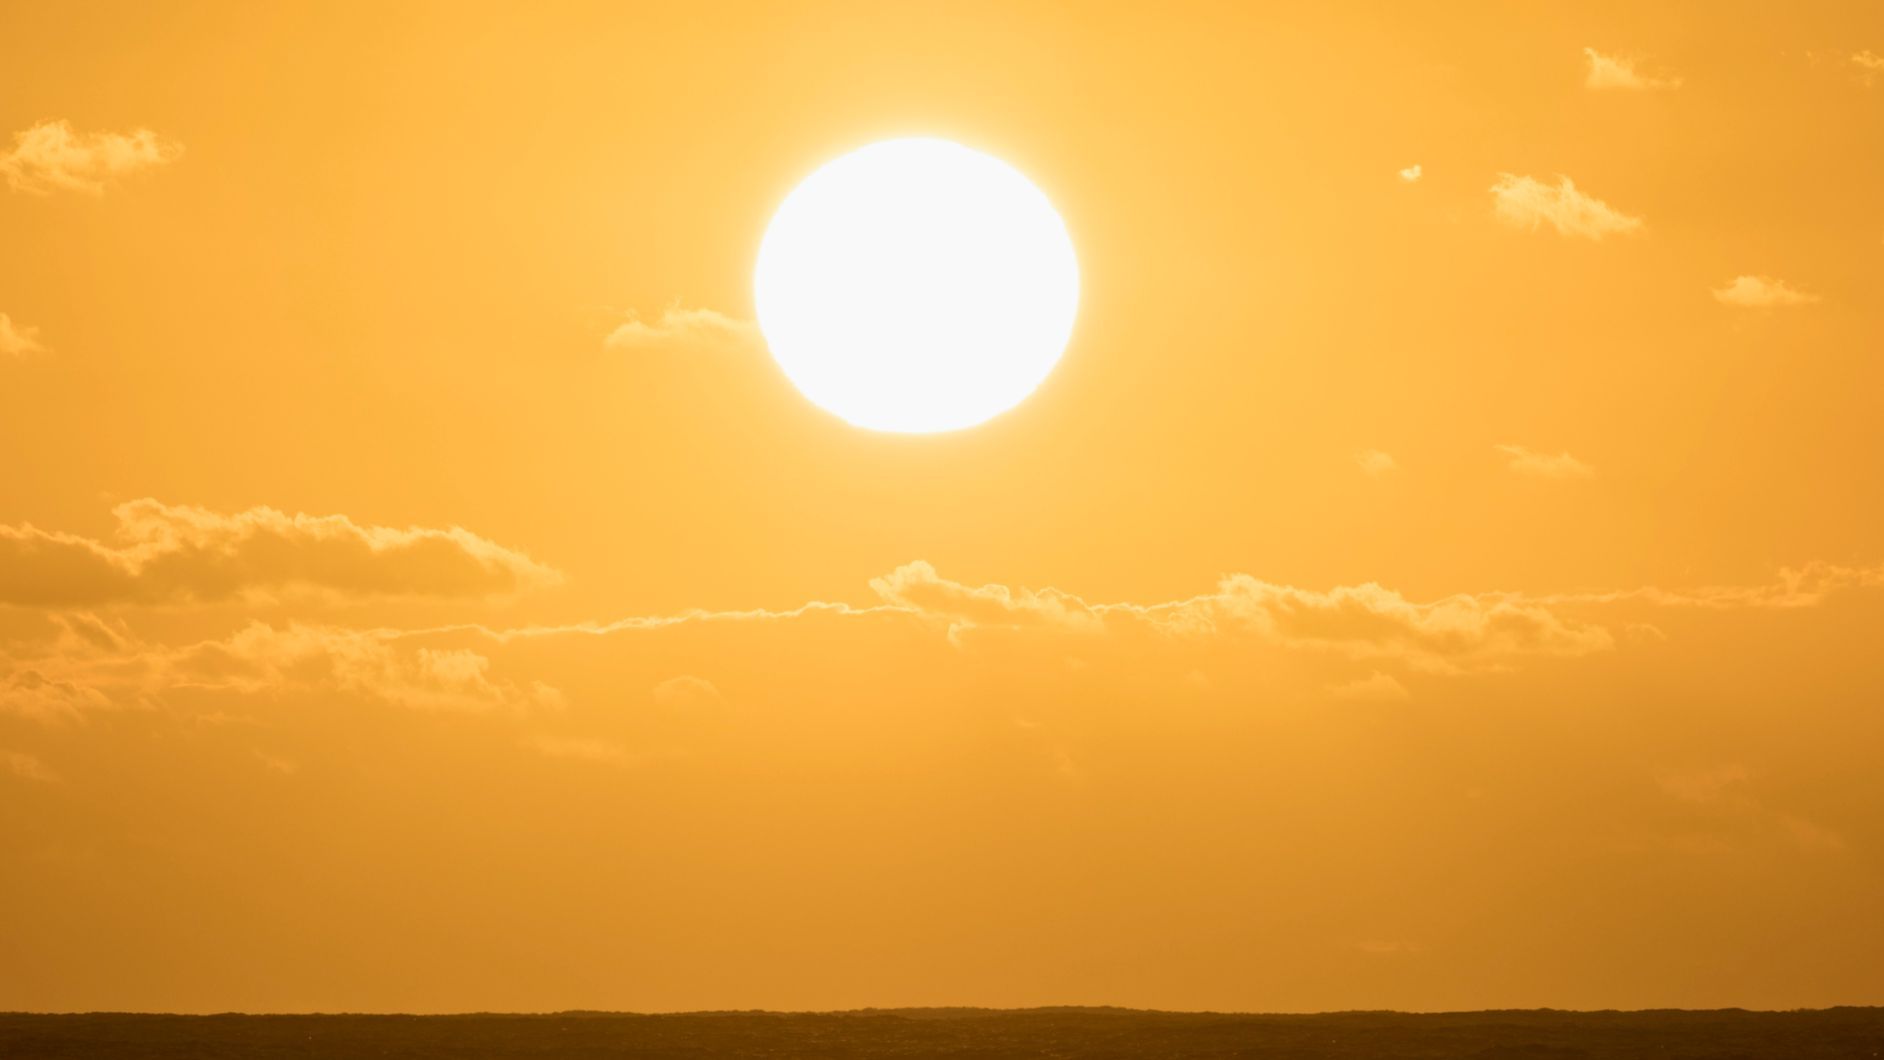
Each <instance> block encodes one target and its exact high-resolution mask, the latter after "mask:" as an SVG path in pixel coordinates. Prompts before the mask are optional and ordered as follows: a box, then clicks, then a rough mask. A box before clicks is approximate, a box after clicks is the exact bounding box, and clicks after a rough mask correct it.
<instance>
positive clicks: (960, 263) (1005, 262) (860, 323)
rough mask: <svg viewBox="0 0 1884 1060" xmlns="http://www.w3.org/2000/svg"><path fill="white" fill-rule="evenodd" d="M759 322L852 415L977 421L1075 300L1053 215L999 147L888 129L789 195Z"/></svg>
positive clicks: (1060, 338) (957, 423)
mask: <svg viewBox="0 0 1884 1060" xmlns="http://www.w3.org/2000/svg"><path fill="white" fill-rule="evenodd" d="M754 288H755V296H756V300H757V304H758V315H759V326H760V328H761V330H763V332H764V333H765V338H766V342H767V344H768V345H769V346H770V347H771V350H772V355H773V357H774V358H776V359H777V360H778V363H779V366H780V368H782V369H783V370H784V372H785V374H786V376H787V377H789V378H790V379H791V381H792V383H793V384H794V385H796V386H797V387H798V389H799V390H800V391H801V392H803V393H804V395H805V396H806V397H807V398H809V399H811V401H812V402H813V403H814V404H816V405H818V406H819V407H821V408H823V409H825V410H827V411H829V412H831V413H834V414H836V415H837V416H839V417H841V418H843V419H844V420H846V421H848V422H850V423H852V424H855V425H856V426H859V427H867V428H870V429H873V430H880V431H898V432H905V433H927V432H933V431H948V430H956V429H959V428H963V427H972V426H974V425H975V424H978V423H982V422H984V421H986V420H988V419H989V418H991V417H993V416H996V415H998V414H1000V413H1002V412H1005V411H1006V410H1008V409H1010V408H1012V407H1014V406H1015V405H1016V404H1018V403H1020V401H1021V400H1023V399H1024V398H1026V397H1027V395H1028V394H1030V393H1032V392H1033V390H1034V388H1035V387H1037V386H1039V385H1040V382H1041V381H1042V380H1043V379H1045V378H1046V377H1047V375H1048V373H1050V372H1051V371H1052V370H1053V366H1054V365H1055V364H1056V363H1058V361H1059V359H1060V354H1061V352H1062V351H1063V350H1064V349H1065V348H1066V343H1067V340H1068V338H1069V337H1070V336H1071V334H1072V330H1073V318H1074V315H1075V313H1076V312H1077V310H1078V306H1079V263H1078V261H1077V259H1076V258H1075V257H1074V254H1073V244H1072V241H1071V240H1070V239H1069V238H1068V237H1067V234H1066V226H1065V225H1064V224H1063V223H1062V222H1061V220H1060V215H1059V214H1058V213H1057V212H1056V211H1055V210H1054V209H1053V205H1052V204H1051V203H1049V202H1048V201H1047V197H1046V196H1045V195H1044V194H1042V193H1041V191H1040V189H1038V188H1036V187H1035V186H1034V185H1033V184H1032V183H1031V182H1030V181H1028V179H1027V178H1026V177H1024V176H1022V175H1021V174H1020V173H1019V172H1018V171H1016V170H1015V169H1014V168H1013V167H1011V166H1009V165H1007V164H1006V163H1005V162H1002V161H1000V160H999V159H996V158H993V157H990V156H988V155H985V154H982V153H980V152H978V151H973V150H970V149H969V148H966V147H963V146H961V145H960V144H956V143H952V142H950V141H947V140H938V139H905V140H887V141H884V142H881V143H877V144H872V145H870V146H868V147H864V148H861V149H859V150H857V151H853V152H851V153H850V154H847V155H845V156H843V157H841V158H838V159H836V160H835V161H832V162H830V163H828V164H826V165H825V166H823V167H822V168H820V169H818V170H817V171H816V172H814V173H812V174H811V175H810V176H809V177H807V178H805V181H804V182H803V183H802V184H800V185H798V187H797V188H796V189H795V190H793V191H792V193H791V194H790V195H789V196H787V197H786V199H785V202H784V203H783V204H782V205H781V206H780V207H779V209H778V213H777V214H776V215H775V216H774V217H773V218H772V223H771V225H770V227H768V228H767V229H766V233H765V239H764V242H763V243H762V244H761V246H760V248H759V262H758V267H757V270H756V275H755V277H754Z"/></svg>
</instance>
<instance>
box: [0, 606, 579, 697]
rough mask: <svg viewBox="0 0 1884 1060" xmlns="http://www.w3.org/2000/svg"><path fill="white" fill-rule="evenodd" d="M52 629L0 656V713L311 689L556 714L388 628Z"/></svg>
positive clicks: (464, 660) (79, 616) (482, 667)
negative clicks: (52, 634) (185, 635)
mask: <svg viewBox="0 0 1884 1060" xmlns="http://www.w3.org/2000/svg"><path fill="white" fill-rule="evenodd" d="M55 621H56V625H57V627H58V630H59V633H58V635H57V636H56V638H55V639H53V640H52V641H50V642H46V643H41V644H36V645H34V644H28V645H18V646H15V649H14V651H15V654H13V655H12V656H10V657H9V656H6V655H0V714H11V715H14V716H20V717H25V718H29V719H33V720H38V721H58V720H61V719H66V718H71V717H76V716H79V715H81V714H85V713H89V712H93V711H98V710H106V709H119V710H124V709H144V708H159V707H162V706H164V705H165V703H166V701H167V700H168V699H169V698H170V697H171V696H173V695H175V694H177V693H181V692H189V693H191V694H203V693H210V694H216V693H221V694H226V695H230V696H235V697H242V698H247V697H259V698H261V699H264V700H266V699H272V698H275V697H279V696H282V695H288V694H294V693H306V692H315V693H327V694H337V695H342V696H347V697H351V698H355V699H359V700H363V701H366V702H370V703H381V704H386V705H390V706H396V707H403V708H408V709H413V710H447V711H474V712H482V711H492V710H499V709H504V710H525V709H533V708H543V709H553V708H557V707H560V706H561V705H562V697H561V694H560V693H558V692H557V690H556V689H555V688H553V687H551V686H550V685H548V684H545V683H543V682H540V681H520V682H511V681H508V680H501V679H498V678H496V677H494V676H493V675H492V672H491V666H492V664H491V660H490V658H489V657H488V656H487V655H485V654H484V653H482V652H478V651H474V650H471V649H469V648H465V647H461V646H456V645H438V644H426V643H422V642H419V641H416V640H413V639H411V638H408V637H405V636H403V635H401V634H400V633H398V632H396V631H386V630H374V629H347V628H343V627H338V626H328V625H318V624H307V623H298V622H297V623H290V624H287V625H283V626H275V625H270V624H268V623H264V622H252V623H250V624H248V625H247V626H244V627H243V628H241V629H239V630H237V631H236V632H234V633H232V634H230V635H229V636H226V637H219V638H214V639H210V640H204V641H197V642H193V643H189V644H183V645H163V644H154V643H149V642H145V641H142V640H140V639H138V638H137V637H136V636H135V635H133V634H132V633H131V632H130V631H129V630H127V629H126V628H124V627H123V626H122V625H121V624H114V623H111V622H108V621H106V620H104V619H101V618H99V617H98V616H96V615H92V614H88V613H82V612H81V613H76V614H70V615H62V616H60V617H59V618H57V619H56V620H55Z"/></svg>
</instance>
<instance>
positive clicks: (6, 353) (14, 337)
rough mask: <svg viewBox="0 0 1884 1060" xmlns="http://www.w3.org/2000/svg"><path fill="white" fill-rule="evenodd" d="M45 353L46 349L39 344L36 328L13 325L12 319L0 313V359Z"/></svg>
mask: <svg viewBox="0 0 1884 1060" xmlns="http://www.w3.org/2000/svg"><path fill="white" fill-rule="evenodd" d="M45 352H46V347H45V346H43V345H41V344H40V342H39V329H38V328H29V327H26V326H25V325H23V324H15V323H13V318H12V317H9V316H7V315H6V314H5V313H0V357H25V356H28V355H29V354H35V353H45Z"/></svg>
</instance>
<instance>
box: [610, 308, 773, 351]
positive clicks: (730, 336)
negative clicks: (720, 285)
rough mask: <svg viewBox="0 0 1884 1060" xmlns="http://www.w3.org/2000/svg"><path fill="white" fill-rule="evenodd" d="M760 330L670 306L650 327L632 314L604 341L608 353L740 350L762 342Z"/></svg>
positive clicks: (711, 312)
mask: <svg viewBox="0 0 1884 1060" xmlns="http://www.w3.org/2000/svg"><path fill="white" fill-rule="evenodd" d="M758 339H759V326H758V325H757V324H755V323H753V322H752V321H750V320H739V319H736V318H734V317H729V316H727V315H726V314H724V313H720V312H717V311H715V310H712V309H683V308H681V307H680V306H669V307H668V308H667V309H664V310H662V311H661V316H660V319H659V320H656V321H654V322H653V323H649V322H648V321H645V320H642V319H641V318H640V316H638V315H637V314H635V313H633V312H630V313H629V314H628V319H627V320H626V321H625V322H623V323H622V324H621V325H620V326H618V327H617V328H616V329H615V330H614V331H611V332H609V335H608V338H606V339H603V340H602V348H603V349H607V350H631V351H635V350H657V349H672V348H675V347H685V346H694V347H698V346H711V347H738V346H745V345H749V344H751V343H754V342H756V341H758Z"/></svg>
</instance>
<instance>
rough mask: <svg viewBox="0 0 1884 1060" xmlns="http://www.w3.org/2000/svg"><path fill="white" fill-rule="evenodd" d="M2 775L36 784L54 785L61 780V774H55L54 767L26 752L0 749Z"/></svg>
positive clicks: (0, 770) (0, 771)
mask: <svg viewBox="0 0 1884 1060" xmlns="http://www.w3.org/2000/svg"><path fill="white" fill-rule="evenodd" d="M0 773H5V774H9V775H11V776H14V777H17V778H19V779H20V780H30V781H32V782H34V783H36V784H53V783H57V782H58V780H59V774H57V773H55V772H53V771H52V767H50V766H48V765H46V763H44V762H41V761H40V760H39V759H37V758H34V757H33V756H32V755H29V754H27V753H25V752H24V751H8V750H5V749H0Z"/></svg>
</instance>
